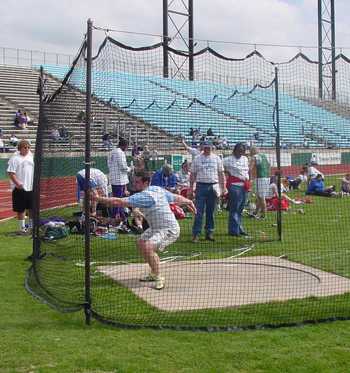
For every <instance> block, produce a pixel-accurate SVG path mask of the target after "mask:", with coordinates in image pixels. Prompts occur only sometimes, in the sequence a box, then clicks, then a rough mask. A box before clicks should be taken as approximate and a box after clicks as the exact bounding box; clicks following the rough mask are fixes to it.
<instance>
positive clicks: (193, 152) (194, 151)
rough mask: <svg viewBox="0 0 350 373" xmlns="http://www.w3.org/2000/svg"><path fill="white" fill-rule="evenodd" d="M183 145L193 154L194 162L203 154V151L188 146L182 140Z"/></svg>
mask: <svg viewBox="0 0 350 373" xmlns="http://www.w3.org/2000/svg"><path fill="white" fill-rule="evenodd" d="M182 144H183V146H184V147H185V149H186V150H187V151H188V152H189V153H190V154H191V156H192V160H193V159H194V158H196V157H197V156H198V155H200V154H201V149H197V148H191V147H190V146H188V145H187V144H186V142H185V140H182Z"/></svg>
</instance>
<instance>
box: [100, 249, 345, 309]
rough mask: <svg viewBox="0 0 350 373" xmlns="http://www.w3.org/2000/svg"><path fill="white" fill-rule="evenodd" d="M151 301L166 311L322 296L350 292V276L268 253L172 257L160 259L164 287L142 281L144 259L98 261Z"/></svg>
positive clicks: (110, 274)
mask: <svg viewBox="0 0 350 373" xmlns="http://www.w3.org/2000/svg"><path fill="white" fill-rule="evenodd" d="M97 270H98V271H100V272H102V273H103V274H105V275H106V276H108V277H110V278H112V279H113V280H115V281H117V282H118V283H120V284H122V285H123V286H125V287H126V288H128V289H130V290H131V291H132V292H133V293H134V294H135V295H137V296H138V297H139V298H141V299H142V300H144V301H146V302H147V303H149V304H151V305H152V306H154V307H156V308H158V309H160V310H164V311H184V310H196V309H204V308H224V307H237V306H242V305H248V304H256V303H269V302H277V301H286V300H290V299H301V298H307V297H325V296H329V295H336V294H343V293H346V292H350V280H349V279H347V278H344V277H341V276H337V275H335V274H333V273H328V272H324V271H321V270H319V269H316V268H312V267H308V266H305V265H302V264H299V263H295V262H291V261H289V260H286V259H280V258H277V257H272V256H256V257H247V258H236V259H221V260H217V259H216V260H192V261H176V262H170V263H169V262H168V263H162V264H161V272H162V275H163V276H164V277H165V279H166V282H165V288H164V289H163V290H160V291H159V290H155V289H153V288H152V283H151V282H148V283H147V282H146V283H144V282H140V281H139V278H140V277H142V276H144V275H145V274H146V273H147V272H148V266H147V265H146V264H123V265H104V266H98V267H97Z"/></svg>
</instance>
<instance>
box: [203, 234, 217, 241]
mask: <svg viewBox="0 0 350 373" xmlns="http://www.w3.org/2000/svg"><path fill="white" fill-rule="evenodd" d="M205 239H206V240H207V241H212V242H214V241H215V238H214V237H213V235H212V234H211V233H209V234H207V235H206V236H205Z"/></svg>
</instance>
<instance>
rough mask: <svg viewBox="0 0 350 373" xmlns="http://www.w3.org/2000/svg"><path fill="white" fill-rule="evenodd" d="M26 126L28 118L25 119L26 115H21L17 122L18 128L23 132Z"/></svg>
mask: <svg viewBox="0 0 350 373" xmlns="http://www.w3.org/2000/svg"><path fill="white" fill-rule="evenodd" d="M27 125H28V118H27V114H26V113H23V114H21V115H20V116H19V122H18V128H20V129H22V130H24V129H26V128H27Z"/></svg>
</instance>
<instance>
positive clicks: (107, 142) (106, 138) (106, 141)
mask: <svg viewBox="0 0 350 373" xmlns="http://www.w3.org/2000/svg"><path fill="white" fill-rule="evenodd" d="M102 143H103V147H104V148H105V149H106V150H112V146H113V143H112V140H111V136H110V134H109V133H105V134H104V135H102Z"/></svg>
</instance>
